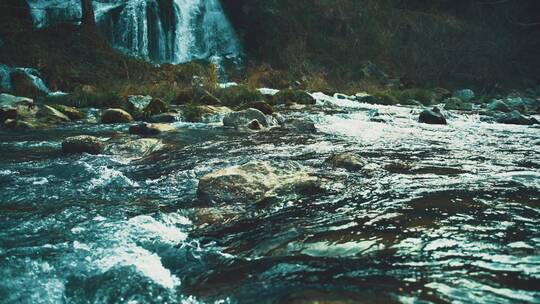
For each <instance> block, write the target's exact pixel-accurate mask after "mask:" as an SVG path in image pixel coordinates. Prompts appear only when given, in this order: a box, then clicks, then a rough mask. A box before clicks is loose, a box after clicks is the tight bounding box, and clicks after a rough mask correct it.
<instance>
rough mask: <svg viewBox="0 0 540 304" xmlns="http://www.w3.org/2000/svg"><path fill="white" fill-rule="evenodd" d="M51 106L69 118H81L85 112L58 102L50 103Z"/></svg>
mask: <svg viewBox="0 0 540 304" xmlns="http://www.w3.org/2000/svg"><path fill="white" fill-rule="evenodd" d="M51 107H53V108H54V109H56V110H58V111H60V112H61V113H62V114H64V115H66V116H67V117H68V118H69V119H71V120H81V119H84V118H85V117H86V114H85V113H84V112H83V111H81V110H79V109H77V108H74V107H68V106H65V105H59V104H55V105H51Z"/></svg>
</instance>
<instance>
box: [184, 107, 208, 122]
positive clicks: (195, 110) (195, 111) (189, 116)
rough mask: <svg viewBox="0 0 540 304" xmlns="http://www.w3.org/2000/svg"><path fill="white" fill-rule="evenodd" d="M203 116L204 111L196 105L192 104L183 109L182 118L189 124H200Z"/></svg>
mask: <svg viewBox="0 0 540 304" xmlns="http://www.w3.org/2000/svg"><path fill="white" fill-rule="evenodd" d="M202 115H203V111H202V109H201V108H200V107H199V106H198V105H196V104H194V103H190V104H188V105H186V106H185V107H184V108H183V109H182V116H183V117H184V120H185V121H187V122H200V121H201V117H202Z"/></svg>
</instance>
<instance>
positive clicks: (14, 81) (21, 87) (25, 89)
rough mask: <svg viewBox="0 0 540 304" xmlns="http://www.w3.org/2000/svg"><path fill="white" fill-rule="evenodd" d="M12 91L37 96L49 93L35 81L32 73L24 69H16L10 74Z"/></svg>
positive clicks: (17, 93) (31, 96)
mask: <svg viewBox="0 0 540 304" xmlns="http://www.w3.org/2000/svg"><path fill="white" fill-rule="evenodd" d="M10 77H11V86H12V91H13V93H14V94H15V95H18V96H25V97H30V98H37V97H42V96H45V95H47V92H44V91H42V89H41V88H40V87H39V86H37V85H36V83H34V80H33V79H32V77H31V76H30V75H28V74H27V73H25V72H23V71H14V72H12V73H11V74H10Z"/></svg>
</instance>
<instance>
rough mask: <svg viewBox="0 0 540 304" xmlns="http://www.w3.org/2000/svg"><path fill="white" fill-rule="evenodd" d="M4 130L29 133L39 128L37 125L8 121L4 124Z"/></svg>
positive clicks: (13, 120)
mask: <svg viewBox="0 0 540 304" xmlns="http://www.w3.org/2000/svg"><path fill="white" fill-rule="evenodd" d="M2 127H3V128H4V129H8V130H13V131H28V130H34V129H36V128H37V126H36V125H34V124H32V123H30V122H27V121H22V120H15V119H8V120H6V121H4V123H3V124H2Z"/></svg>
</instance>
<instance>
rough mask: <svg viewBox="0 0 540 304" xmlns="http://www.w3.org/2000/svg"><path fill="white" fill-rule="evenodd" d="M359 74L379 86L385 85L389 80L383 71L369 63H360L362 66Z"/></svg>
mask: <svg viewBox="0 0 540 304" xmlns="http://www.w3.org/2000/svg"><path fill="white" fill-rule="evenodd" d="M360 74H361V76H362V77H363V78H367V79H372V80H376V81H377V82H379V83H380V84H387V83H388V82H389V79H390V78H389V77H388V75H387V74H386V73H385V72H384V71H383V70H381V69H380V68H379V67H378V66H376V65H375V64H374V63H373V62H371V61H366V62H364V63H362V66H361V67H360Z"/></svg>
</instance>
